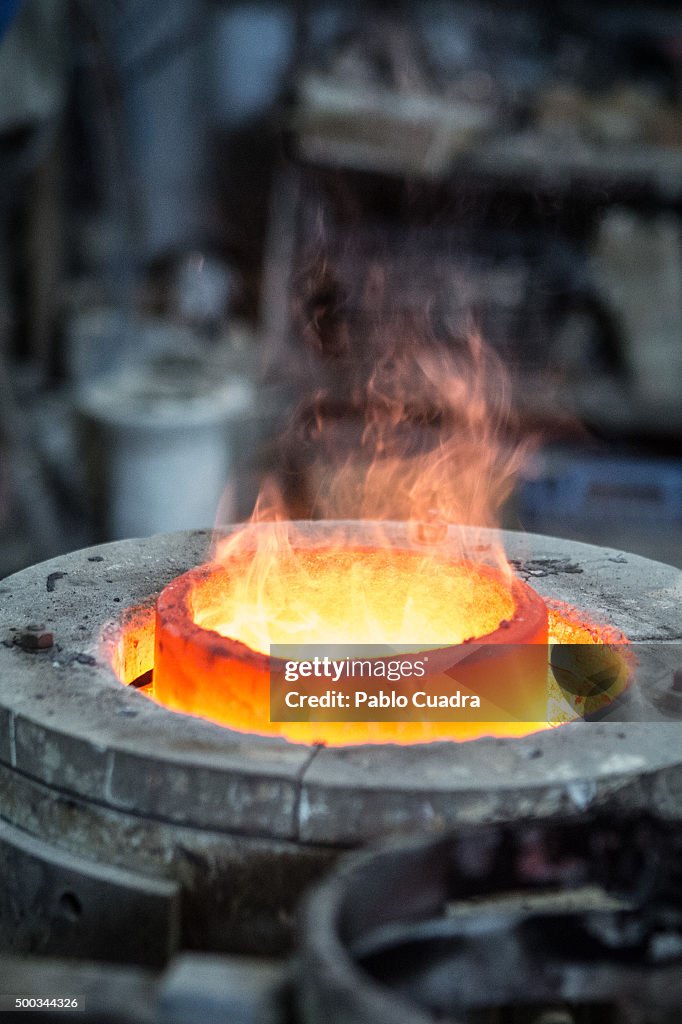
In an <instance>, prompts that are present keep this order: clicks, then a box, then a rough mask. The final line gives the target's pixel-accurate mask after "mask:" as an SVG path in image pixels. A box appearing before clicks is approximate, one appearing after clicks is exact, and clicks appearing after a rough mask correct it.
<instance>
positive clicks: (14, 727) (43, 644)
mask: <svg viewBox="0 0 682 1024" xmlns="http://www.w3.org/2000/svg"><path fill="white" fill-rule="evenodd" d="M318 527H319V528H320V529H322V530H323V531H324V530H325V529H332V528H333V526H329V525H327V524H316V528H318ZM390 529H391V530H392V531H394V536H395V538H396V540H397V539H400V543H401V546H403V547H405V548H406V549H409V546H410V543H411V541H410V537H409V535H408V527H407V526H401V525H399V524H398V525H395V526H392V527H390ZM401 531H402V532H401ZM209 539H210V537H209V534H207V533H206V532H192V533H182V534H171V535H162V536H157V537H153V538H149V539H145V540H139V541H136V540H130V541H120V542H115V543H112V544H107V545H102V546H100V547H96V548H90V549H87V550H84V551H78V552H75V553H73V554H70V555H68V556H63V557H60V558H57V559H54V560H52V561H50V562H47V563H43V564H41V565H37V566H34V567H33V568H31V569H27V570H25V571H24V572H22V573H19V574H17V575H16V576H14V577H10V578H9V579H7V580H4V581H3V582H2V591H3V594H4V596H5V598H6V600H5V601H4V602H3V611H2V624H1V631H2V635H1V639H2V642H3V644H2V646H0V666H1V671H0V730H1V731H0V762H1V763H0V816H1V817H2V824H1V825H0V859H1V864H2V868H3V871H4V873H5V875H6V877H7V878H8V879H9V880H10V884H9V886H7V887H5V889H4V890H3V892H2V893H1V894H0V919H1V920H2V926H3V927H2V930H1V933H2V936H3V938H2V942H3V943H4V948H5V951H13V952H18V953H26V952H28V951H33V952H44V953H56V954H59V955H80V956H87V957H97V958H100V959H109V960H111V959H119V960H122V961H134V962H140V963H149V964H158V963H162V962H164V961H165V960H166V958H167V957H168V956H169V955H170V953H172V951H173V950H174V949H176V948H190V949H203V950H231V951H242V952H258V953H264V952H269V953H272V952H275V951H278V950H281V949H283V948H286V947H287V945H288V943H289V941H290V930H291V922H292V915H293V911H294V908H295V906H296V905H297V903H298V900H299V897H300V894H301V893H302V892H303V891H304V890H305V889H306V888H307V887H308V885H309V884H310V882H311V881H312V880H313V879H314V878H316V877H317V876H319V874H320V873H321V872H322V871H323V870H324V868H325V867H326V866H327V865H329V864H330V862H331V861H333V860H334V859H335V858H336V857H337V856H338V854H339V852H340V851H342V850H345V849H348V848H351V847H355V846H361V845H364V844H365V843H366V842H368V841H370V840H373V839H375V838H377V837H380V836H385V835H389V834H395V833H400V832H406V831H409V832H412V833H414V832H424V833H427V832H430V831H432V830H439V829H441V828H444V827H447V826H461V825H463V824H479V823H486V822H503V821H514V820H519V819H522V818H528V817H532V818H533V819H535V820H536V821H543V820H546V819H549V818H552V817H554V816H557V815H564V816H569V817H571V816H579V815H582V814H584V813H585V812H586V811H587V810H589V809H592V808H599V807H603V806H605V805H608V806H609V807H619V808H627V809H629V810H630V811H636V810H637V809H641V808H647V809H650V810H652V811H655V812H657V813H658V814H659V815H661V816H664V817H671V818H676V817H679V815H680V812H681V811H682V744H681V743H680V740H681V739H682V731H681V730H682V726H680V725H679V724H677V723H675V722H674V721H671V720H670V719H671V718H674V714H673V715H668V716H667V717H666V714H665V708H666V706H669V707H670V708H672V707H673V705H675V699H676V695H677V689H678V688H679V679H678V677H676V676H675V674H674V672H673V671H672V670H671V669H670V668H667V667H666V666H665V665H664V664H663V663H662V664H661V666H660V668H659V669H657V670H656V671H654V672H653V673H652V675H651V677H650V679H648V680H647V685H646V697H647V699H648V700H649V703H650V705H651V716H650V720H649V721H646V722H641V721H640V722H623V721H617V722H608V721H604V722H601V723H594V722H589V723H588V722H574V723H569V724H566V725H562V726H561V727H560V728H543V729H541V730H540V731H536V730H534V729H533V730H532V731H530V732H529V733H528V734H527V735H522V736H506V737H505V736H498V737H494V736H482V737H480V738H477V739H475V740H472V741H470V742H451V741H449V742H431V743H413V742H412V743H408V744H405V743H402V744H399V743H395V742H380V743H373V744H366V743H356V744H355V745H352V746H347V745H336V746H334V745H331V744H328V745H323V744H321V743H318V744H310V743H300V742H299V743H295V742H289V741H287V740H286V739H284V738H283V737H281V736H274V735H270V736H264V735H261V734H259V733H257V732H255V731H254V732H249V731H246V730H244V729H235V728H228V727H225V726H221V725H218V724H216V723H215V722H210V721H206V720H204V719H202V718H199V717H195V716H192V715H188V714H184V713H177V712H174V711H171V710H170V709H168V708H166V707H164V706H162V705H161V704H159V703H157V702H155V701H153V700H150V699H148V697H147V696H146V695H145V693H144V692H138V690H137V688H136V687H135V686H131V685H127V686H126V685H122V683H121V680H120V679H119V678H118V677H117V672H119V673H121V674H122V677H123V678H124V679H125V680H126V681H127V682H128V683H132V682H136V683H137V684H138V686H140V687H144V686H145V685H147V686H148V685H149V684H150V682H151V681H152V680H151V676H153V670H154V657H155V656H154V633H155V627H154V621H155V605H156V601H157V598H158V596H159V595H160V594H161V593H162V591H163V590H164V588H166V587H167V586H168V585H169V584H171V586H180V584H179V583H177V584H174V583H173V581H176V580H178V579H179V578H180V579H182V578H183V575H184V574H185V573H187V572H191V571H196V570H194V567H195V566H197V565H200V564H202V563H203V562H205V560H206V557H207V552H208V550H209ZM493 539H494V538H493V535H492V534H491V535H490V541H491V544H492V543H493ZM502 541H503V545H504V548H505V550H506V552H507V554H508V557H509V560H510V564H511V565H512V567H513V569H514V575H515V577H516V578H518V579H520V580H522V581H524V583H527V584H530V585H531V586H532V590H533V591H534V592H535V593H536V594H537V595H538V598H539V599H541V600H540V603H541V604H542V603H544V604H545V605H546V606H547V607H548V608H549V609H556V610H557V614H558V615H559V616H561V617H563V619H565V617H566V614H567V613H566V608H567V606H571V607H573V608H578V609H579V610H580V612H581V614H582V616H583V618H584V620H587V621H590V622H594V623H608V624H609V625H610V627H611V628H612V629H615V630H617V631H619V634H622V635H625V636H626V637H627V638H628V639H629V640H630V641H631V643H633V644H635V645H636V644H637V642H638V641H647V642H648V643H660V644H661V645H662V649H663V647H665V642H666V641H668V642H675V641H677V642H679V641H680V640H681V639H682V629H681V627H680V620H679V602H680V594H681V589H680V574H679V572H678V571H677V570H675V569H672V568H671V567H668V566H665V565H662V564H660V563H656V562H650V561H647V560H645V559H642V558H639V557H637V556H634V555H629V554H624V553H622V552H619V551H615V550H611V549H605V548H596V547H592V546H589V545H583V544H577V543H572V542H568V541H562V540H557V539H552V538H547V537H540V536H532V535H522V534H516V533H505V534H503V535H502ZM566 621H567V620H566ZM222 653H223V652H221V656H222ZM676 688H677V689H676ZM544 724H545V725H546V724H547V723H544ZM12 879H15V880H18V879H21V883H20V884H19V882H18V881H15V882H12ZM131 921H135V922H137V923H138V924H137V925H136V927H135V928H132V927H131V924H130V922H131Z"/></svg>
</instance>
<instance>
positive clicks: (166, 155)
mask: <svg viewBox="0 0 682 1024" xmlns="http://www.w3.org/2000/svg"><path fill="white" fill-rule="evenodd" d="M0 31H1V32H2V33H3V35H2V38H1V39H0V161H1V168H2V172H1V173H0V576H3V575H6V574H9V573H11V572H13V571H15V570H18V569H20V568H22V567H23V566H25V565H28V564H31V563H34V562H37V561H40V560H41V559H44V558H46V557H49V556H51V555H54V554H57V553H60V552H63V551H67V550H71V549H75V548H78V547H82V546H84V545H85V544H88V543H95V542H98V541H102V540H107V539H114V538H119V537H125V536H145V535H149V534H152V533H155V532H161V531H166V530H173V529H183V528H192V527H198V528H199V527H207V526H211V525H212V524H213V522H214V521H215V519H216V516H217V515H218V514H219V515H220V516H221V518H222V519H223V520H226V519H229V518H240V517H244V516H247V515H248V514H249V513H250V511H251V507H252V505H253V501H254V498H255V496H256V494H257V491H258V484H259V481H260V479H261V478H262V476H263V474H264V473H267V472H269V471H272V470H273V469H274V470H275V471H277V469H278V468H281V466H282V465H283V464H284V465H286V466H287V467H288V468H289V469H291V479H293V480H294V482H295V486H294V488H293V490H294V491H295V493H294V494H293V497H292V502H291V504H292V508H293V509H294V510H295V511H296V513H297V514H299V515H307V514H310V513H311V512H313V513H314V511H315V510H314V508H313V504H314V502H313V501H312V499H311V497H310V488H306V482H305V479H304V478H305V470H304V469H301V466H300V465H297V463H296V455H297V452H296V451H294V452H292V451H291V450H289V451H288V452H287V451H284V450H283V447H282V443H281V439H282V436H284V428H285V423H286V421H287V418H288V416H289V414H290V412H291V410H292V408H294V407H295V406H297V404H299V403H301V402H303V407H304V408H305V401H306V398H307V397H309V394H310V389H311V387H312V386H313V384H315V385H316V383H317V382H318V379H319V380H325V381H327V383H328V381H329V378H330V377H331V378H335V381H336V383H335V386H336V397H335V400H334V403H332V405H333V409H332V415H333V416H335V417H336V418H337V419H338V420H341V421H343V422H344V423H345V422H346V421H352V420H353V416H354V415H355V410H354V409H353V407H352V403H350V404H349V403H346V404H344V387H343V379H344V375H345V374H346V373H347V371H348V367H349V365H352V363H353V362H354V361H362V359H363V353H362V351H361V349H362V344H363V338H365V337H369V336H370V334H371V335H372V337H374V338H376V336H377V332H376V323H377V321H378V320H381V321H382V322H383V323H384V324H386V325H388V327H387V329H388V330H390V329H391V325H394V324H397V323H399V322H400V323H403V324H404V323H405V322H409V323H410V324H411V330H414V329H415V325H418V324H419V323H423V324H424V330H425V331H427V332H428V331H430V330H434V329H435V328H434V324H437V323H445V322H447V324H448V331H449V333H450V335H451V336H452V337H455V338H456V337H457V335H458V332H459V333H460V334H462V333H464V332H466V331H469V330H471V329H472V325H474V326H475V327H476V328H477V329H479V330H480V331H481V333H482V335H483V336H484V337H485V339H486V340H487V341H488V343H489V344H490V345H491V346H493V347H494V348H495V349H497V350H498V351H499V353H500V354H501V356H502V357H503V359H504V360H505V362H506V364H507V365H508V366H509V369H510V372H511V374H512V375H513V379H514V387H515V393H516V398H517V404H518V408H519V415H520V417H521V420H522V423H523V425H524V428H525V429H527V431H528V432H529V433H532V434H533V436H534V437H535V438H537V439H539V442H540V443H539V445H536V448H535V454H534V455H533V457H532V458H531V459H530V460H529V462H528V464H527V466H526V468H525V470H524V472H523V474H522V476H521V478H520V479H519V482H518V486H517V488H516V491H515V494H514V496H513V497H512V499H511V500H510V502H509V504H508V506H507V507H506V509H505V514H504V515H505V525H506V526H510V527H520V528H523V529H528V530H533V531H536V532H541V533H550V534H554V535H557V536H560V537H569V538H575V539H580V540H587V541H592V542H595V543H608V544H609V545H611V546H614V547H619V548H623V549H625V550H630V551H635V552H638V553H641V554H644V555H647V556H649V557H652V558H657V559H660V560H662V561H667V562H670V563H672V564H675V565H679V566H682V401H681V400H680V393H681V391H682V326H681V324H682V318H681V313H682V273H681V270H682V266H681V264H682V13H680V10H679V5H677V4H675V3H669V4H665V3H659V4H655V5H654V4H649V3H627V4H626V3H617V2H613V3H607V2H592V3H576V2H566V3H557V4H553V5H547V4H542V3H539V2H538V3H532V2H529V3H526V4H524V5H505V4H502V3H501V2H500V3H495V2H493V0H490V2H481V3H477V4H475V5H474V4H468V3H464V2H455V0H450V2H445V0H443V2H441V0H425V2H416V0H415V2H413V3H409V2H407V0H404V2H402V3H379V2H376V3H373V4H371V3H367V2H365V3H362V4H360V3H358V4H353V3H326V2H319V3H316V2H313V0H308V2H303V0H301V2H299V3H295V2H293V0H292V2H291V3H275V2H265V0H264V2H262V3H257V2H253V3H230V2H221V0H173V2H172V3H164V2H161V0H136V2H133V0H73V2H71V3H64V2H63V0H23V2H18V0H4V2H3V3H0ZM372 332H373V333H372ZM303 353H305V358H303ZM350 436H351V437H352V436H353V432H352V430H351V431H350ZM290 448H291V446H290ZM292 467H293V468H292ZM219 510H220V511H219Z"/></svg>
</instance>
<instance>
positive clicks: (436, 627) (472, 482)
mask: <svg viewBox="0 0 682 1024" xmlns="http://www.w3.org/2000/svg"><path fill="white" fill-rule="evenodd" d="M367 348H368V356H367V359H368V360H369V364H370V369H369V370H368V372H367V373H366V374H363V372H362V370H356V371H355V372H354V373H351V374H349V375H348V376H349V377H350V381H351V383H350V384H349V385H348V393H347V395H346V400H345V401H344V402H339V400H338V399H336V398H334V397H333V390H332V389H331V388H327V389H326V390H324V389H322V390H318V391H317V392H316V394H315V396H314V398H313V400H312V401H310V402H308V403H306V404H305V405H303V406H301V407H300V408H299V409H298V411H297V413H296V415H295V417H294V424H293V426H292V428H291V430H290V432H289V435H288V438H287V445H288V448H289V451H290V452H293V453H294V456H293V457H294V461H295V462H296V465H297V467H298V478H299V480H302V481H303V482H304V484H305V486H307V488H308V493H309V495H310V497H309V501H308V508H307V509H306V511H308V512H312V514H313V515H314V516H315V517H316V518H321V519H336V520H346V519H351V520H362V521H364V522H370V523H372V524H373V527H374V528H373V532H372V551H371V552H369V551H367V552H365V553H364V554H363V555H362V557H360V555H359V554H358V552H354V553H351V552H349V551H348V550H347V539H346V538H345V537H344V536H342V535H340V536H339V537H338V538H337V539H336V540H335V541H332V543H331V544H330V546H329V549H328V550H327V551H326V553H325V554H324V555H321V554H320V553H319V552H318V553H317V554H315V555H312V554H311V555H309V556H308V557H302V555H301V548H302V547H303V546H304V539H303V538H302V537H301V536H300V535H299V533H298V532H297V530H296V527H295V526H294V524H293V523H292V507H291V503H289V504H288V503H287V497H286V495H285V487H283V486H282V483H281V482H280V481H277V480H275V479H272V478H271V479H269V480H268V481H266V483H265V485H264V488H263V490H262V491H261V494H260V497H259V500H258V502H257V504H256V508H255V509H254V513H253V515H252V517H251V520H250V522H249V523H248V524H247V525H246V526H244V527H243V528H242V529H241V530H239V531H237V532H236V533H233V534H232V535H230V536H229V537H228V538H226V539H225V538H220V537H219V536H217V537H216V540H215V546H214V551H213V560H214V561H215V562H216V563H218V564H219V565H222V566H225V567H228V566H234V565H235V564H239V565H240V566H244V565H246V569H245V571H243V572H241V573H240V574H234V573H230V574H229V578H230V586H229V589H228V590H226V591H225V593H224V594H223V596H222V600H221V602H220V604H219V605H218V606H213V607H206V606H205V605H203V604H201V602H200V601H199V602H198V604H197V608H196V612H195V620H194V621H195V622H196V623H197V624H198V625H201V626H203V627H204V628H207V629H209V628H210V629H214V630H216V631H217V632H219V633H221V634H222V635H223V636H228V637H231V638H232V639H237V640H240V641H241V642H243V643H245V644H247V646H250V647H252V648H253V649H254V650H258V651H261V652H263V653H267V652H268V650H269V647H270V644H272V643H297V642H298V643H300V642H303V641H304V640H305V641H306V642H308V643H316V642H319V643H362V642H366V643H368V642H372V643H377V644H383V643H401V644H406V643H409V644H418V645H421V646H427V645H432V644H442V643H447V644H452V643H459V642H461V641H462V640H465V639H467V638H470V637H473V636H480V635H483V634H485V633H489V632H492V631H493V630H494V629H496V628H497V627H498V626H499V624H500V622H501V621H503V620H504V619H509V618H511V616H512V615H513V611H514V608H513V601H512V599H511V592H510V590H509V588H506V589H503V588H501V587H500V586H499V581H498V582H495V583H493V578H492V577H490V576H489V575H488V576H486V575H485V573H483V572H482V571H481V567H482V566H483V565H485V564H487V565H491V566H493V567H495V568H496V569H497V570H498V573H499V572H501V573H502V575H503V577H504V578H505V579H506V580H507V582H508V583H509V582H510V581H511V570H510V566H509V563H508V561H507V559H506V556H505V553H504V549H503V547H502V544H501V543H500V541H499V537H498V536H497V535H494V536H493V537H492V539H491V536H490V533H489V530H488V529H486V533H485V534H483V533H482V532H481V533H480V534H479V533H477V528H490V527H495V526H496V525H497V521H498V513H499V508H500V506H501V504H502V503H503V501H504V500H505V498H506V497H507V496H508V494H509V492H510V490H511V488H512V485H513V480H514V477H515V474H516V472H517V470H518V468H519V464H520V462H521V460H522V458H523V457H524V454H525V445H524V444H522V443H519V441H518V440H516V439H513V437H512V431H511V427H512V421H513V417H512V408H511V397H510V388H509V380H508V377H507V374H506V372H505V370H504V368H503V366H502V363H501V361H500V360H499V358H498V357H497V356H496V355H495V354H494V353H492V352H491V351H490V350H489V349H487V348H486V347H485V345H484V344H483V341H482V339H481V336H480V334H478V333H477V332H476V331H472V332H471V333H470V334H469V336H468V338H467V339H466V341H465V342H463V343H460V345H459V346H456V345H455V346H454V347H447V346H445V345H439V344H437V343H436V341H435V340H433V339H432V340H431V341H430V342H429V344H428V345H425V344H424V341H423V337H421V336H419V335H418V333H417V329H416V325H415V323H414V321H413V319H412V318H407V317H405V316H400V317H393V318H392V320H391V321H390V323H389V324H388V325H387V324H386V323H385V322H382V323H381V324H379V325H377V326H376V327H375V328H374V329H373V330H372V331H371V332H370V335H369V337H368V340H367ZM344 379H345V378H344ZM291 461H292V460H291V456H290V459H289V466H291ZM293 511H296V508H295V506H294V508H293ZM395 520H401V521H407V522H409V523H410V524H411V529H412V534H413V537H414V539H415V540H416V541H418V542H420V543H421V544H422V545H423V553H422V554H418V553H417V554H414V553H412V554H410V555H409V556H408V555H406V554H405V553H404V552H403V553H400V552H397V551H395V550H394V549H393V545H392V542H391V541H390V539H389V538H388V536H387V533H386V531H385V530H384V528H383V527H382V524H383V523H384V522H386V521H395ZM446 536H447V537H448V546H449V550H448V561H447V563H445V562H443V561H442V560H440V559H439V558H438V555H437V551H438V545H439V542H440V541H441V540H443V539H444V538H445V537H446ZM455 563H459V564H458V565H456V564H455ZM200 605H201V607H200Z"/></svg>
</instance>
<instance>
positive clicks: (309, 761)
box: [294, 743, 324, 842]
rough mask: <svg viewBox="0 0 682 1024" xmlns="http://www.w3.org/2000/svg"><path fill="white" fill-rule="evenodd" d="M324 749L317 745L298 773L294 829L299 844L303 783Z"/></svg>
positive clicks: (322, 746) (321, 745) (319, 744)
mask: <svg viewBox="0 0 682 1024" xmlns="http://www.w3.org/2000/svg"><path fill="white" fill-rule="evenodd" d="M323 749H324V745H323V744H322V743H317V744H315V746H314V747H313V749H312V750H311V751H310V754H309V756H308V757H307V758H306V760H305V761H304V762H303V764H302V765H301V768H300V770H299V772H298V776H297V780H296V781H297V786H296V798H295V801H294V827H295V830H296V836H295V838H296V840H297V841H299V842H300V839H301V801H302V799H303V782H304V780H305V776H306V773H307V771H308V769H309V768H310V766H311V764H312V763H313V761H314V760H315V758H316V757H317V755H318V753H319V752H320V750H323Z"/></svg>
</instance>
